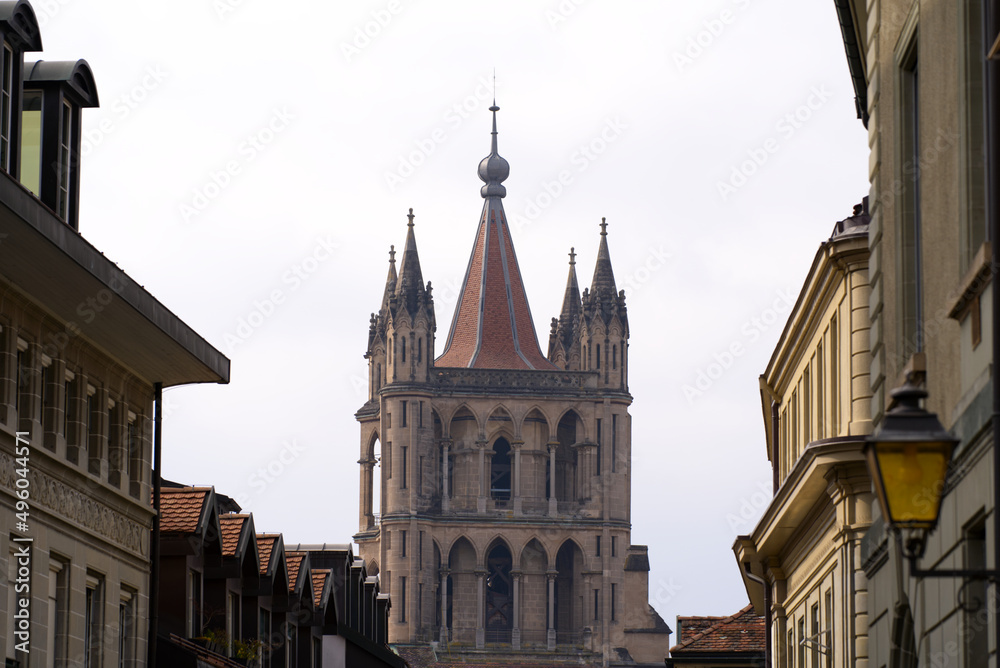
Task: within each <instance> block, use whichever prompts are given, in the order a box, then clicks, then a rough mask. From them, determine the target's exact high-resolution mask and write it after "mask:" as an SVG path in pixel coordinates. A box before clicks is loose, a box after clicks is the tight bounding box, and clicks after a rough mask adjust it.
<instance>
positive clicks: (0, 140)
mask: <svg viewBox="0 0 1000 668" xmlns="http://www.w3.org/2000/svg"><path fill="white" fill-rule="evenodd" d="M0 67H2V68H3V70H2V76H3V81H2V83H0V169H2V170H3V171H5V172H9V171H10V163H11V159H10V158H11V153H12V151H11V146H10V135H11V119H12V116H13V114H12V100H13V91H14V50H13V49H11V47H10V45H9V44H8V43H7V42H4V43H3V64H2V65H0Z"/></svg>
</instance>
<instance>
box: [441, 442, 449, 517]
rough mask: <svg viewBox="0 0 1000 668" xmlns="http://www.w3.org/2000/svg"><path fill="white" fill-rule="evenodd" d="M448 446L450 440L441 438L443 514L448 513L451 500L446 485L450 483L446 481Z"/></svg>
mask: <svg viewBox="0 0 1000 668" xmlns="http://www.w3.org/2000/svg"><path fill="white" fill-rule="evenodd" d="M450 445H451V439H450V438H443V439H441V449H442V453H441V510H442V511H444V512H448V510H449V509H450V506H451V500H450V499H449V492H448V485H449V482H450V481H449V480H448V462H449V459H448V457H449V455H448V448H449V446H450Z"/></svg>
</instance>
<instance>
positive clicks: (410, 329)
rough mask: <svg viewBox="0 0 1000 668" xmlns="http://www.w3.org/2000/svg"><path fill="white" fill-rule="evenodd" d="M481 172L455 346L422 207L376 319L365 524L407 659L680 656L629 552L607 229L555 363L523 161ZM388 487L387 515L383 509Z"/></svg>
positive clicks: (624, 424)
mask: <svg viewBox="0 0 1000 668" xmlns="http://www.w3.org/2000/svg"><path fill="white" fill-rule="evenodd" d="M490 110H491V111H492V112H493V132H492V140H491V150H490V154H489V155H488V156H487V157H486V158H484V159H483V160H482V161H481V162H480V164H479V170H478V171H479V177H480V179H481V180H482V181H483V183H484V185H483V187H482V189H481V195H482V197H483V199H484V203H483V210H482V213H481V214H480V216H479V221H478V225H477V227H476V231H475V238H474V240H473V243H472V253H471V255H470V257H469V261H468V264H467V266H466V271H465V277H464V280H463V284H462V288H461V291H460V292H459V297H458V302H457V304H456V307H455V313H454V317H453V319H452V322H451V324H450V327H449V329H448V334H447V339H446V342H445V344H444V350H443V352H442V353H441V355H440V356H439V357H438V358H437V359H434V358H433V352H434V332H435V318H434V306H433V300H432V298H431V286H430V283H428V284H427V285H426V286H424V284H423V282H422V276H421V272H420V263H419V260H418V258H417V248H416V241H415V238H414V226H413V215H412V210H411V215H410V216H409V224H408V229H407V237H406V245H405V247H404V251H403V257H402V261H401V263H400V268H399V273H398V275H397V273H396V267H395V256H394V253H393V252H392V251H390V263H389V274H388V278H387V280H386V286H385V291H384V295H383V298H382V303H381V305H380V308H379V311H378V313H376V314H373V315H372V319H371V325H370V329H369V337H368V349H367V351H366V354H365V357H366V359H367V360H368V365H369V398H368V401H367V402H366V403H365V405H364V406H362V407H361V409H360V410H358V412H357V414H356V417H357V419H358V421H359V423H360V427H361V443H360V446H361V458H360V460H359V464H360V466H361V484H360V490H361V503H360V518H359V519H360V526H359V532H358V533H357V534H356V535H355V541H356V542H357V543H358V545H359V553H360V555H361V558H363V559H364V560H365V562H366V563H367V564H368V567H369V570H368V572H369V573H373V572H377V573H379V577H380V579H381V583H382V584H381V589H382V591H383V592H389V593H390V595H391V597H392V619H391V622H390V631H389V639H390V642H391V643H393V644H394V645H395V646H396V647H397V649H398V651H400V653H401V654H403V655H404V656H405V655H406V652H419V651H420V648H421V647H427V644H428V643H429V642H430V641H436V642H438V643H441V644H447V646H448V649H449V651H451V652H468V653H470V654H475V655H477V656H480V657H482V656H487V657H504V656H507V657H509V655H510V654H511V653H521V654H524V653H526V652H527V653H532V652H537V653H543V654H545V655H546V656H547V657H549V658H548V659H547V660H549V661H551V665H561V664H560V661H562V660H563V659H566V660H570V659H568V658H567V656H568V655H572V657H573V658H572V661H573V662H575V665H580V662H579V661H580V659H579V657H581V656H583V657H586V660H587V661H588V662H590V664H591V665H608V662H609V661H611V660H612V659H613V658H615V657H621V656H623V654H622V653H623V652H624V655H631V656H632V657H633V658H634V659H635V660H637V661H640V662H641V661H653V662H662V659H663V657H664V656H665V655H666V651H667V645H668V643H669V632H670V631H669V628H667V626H666V625H665V624H664V623H663V620H662V619H660V617H659V615H657V614H656V612H655V611H654V610H653V609H652V607H650V606H649V605H648V603H647V572H648V570H649V565H648V564H649V562H648V558H647V557H646V548H645V547H644V546H633V545H631V542H630V531H631V525H630V519H629V518H630V511H629V503H630V498H629V495H630V489H631V487H630V484H631V483H630V477H631V452H632V442H631V416H630V414H629V412H628V409H629V406H630V405H631V402H632V397H631V396H630V395H629V393H628V352H627V350H628V337H629V330H628V319H627V316H626V309H625V295H624V292H617V291H616V287H615V281H614V273H613V271H612V268H611V258H610V253H609V250H608V242H607V229H606V224H605V223H604V222H603V221H602V223H601V233H600V245H599V248H598V256H597V263H596V266H595V269H594V277H593V281H592V283H591V286H590V288H589V289H587V290H584V292H583V294H582V295H581V294H580V290H579V286H578V284H577V278H576V268H575V254H573V253H572V252H571V254H570V268H569V278H568V280H567V285H566V292H565V296H564V303H563V307H562V311H561V313H560V317H559V318H557V319H553V326H552V332H551V334H550V340H549V355H548V357H546V356H545V355H543V354H542V351H541V349H540V347H539V345H538V337H537V336H536V333H535V328H534V322H533V320H532V317H531V311H530V309H529V307H528V299H527V295H526V292H525V289H524V284H523V281H522V277H521V272H520V269H519V265H518V260H517V256H516V254H515V251H514V242H513V239H512V237H511V232H510V228H509V226H508V224H507V219H506V215H505V214H504V209H503V198H504V196H505V195H506V188H505V187H504V186H503V181H504V180H505V179H506V178H507V176H508V175H509V173H510V166H509V164H508V163H507V161H506V160H505V159H504V158H502V157H501V156H500V154H499V152H498V150H497V129H496V127H497V126H496V112H497V111H498V108H497V107H496V106H495V105H494V106H493V107H491V108H490ZM376 488H377V490H378V499H379V502H378V505H379V506H380V507H379V508H376V507H375V506H376V501H375V497H376Z"/></svg>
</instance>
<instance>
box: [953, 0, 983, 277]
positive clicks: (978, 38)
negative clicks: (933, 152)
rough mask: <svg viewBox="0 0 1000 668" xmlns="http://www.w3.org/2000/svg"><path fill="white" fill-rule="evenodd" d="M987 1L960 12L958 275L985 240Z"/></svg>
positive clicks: (965, 5) (967, 2)
mask: <svg viewBox="0 0 1000 668" xmlns="http://www.w3.org/2000/svg"><path fill="white" fill-rule="evenodd" d="M984 5H985V3H984V2H983V1H982V0H963V2H961V3H960V6H961V10H960V12H961V13H962V14H963V15H964V16H963V19H960V20H962V22H963V23H964V26H963V27H964V30H962V31H961V34H962V37H963V39H964V42H965V44H964V46H965V48H964V50H963V51H964V53H963V54H962V56H963V57H962V61H961V65H960V73H961V76H962V81H961V82H960V88H961V89H963V90H964V95H963V96H962V97H960V99H959V104H960V106H961V109H962V113H960V117H959V123H960V125H959V135H960V136H961V137H962V141H963V143H964V146H963V147H962V148H963V149H964V151H963V153H964V156H965V164H964V165H963V167H964V169H963V170H962V171H961V172H960V176H959V179H960V182H961V184H962V185H963V186H964V188H963V190H964V193H963V194H964V197H960V198H959V199H960V200H961V201H962V209H961V210H960V215H961V217H962V225H961V226H960V235H961V252H960V255H959V272H958V273H959V275H964V274H965V273H966V272H967V271H968V270H969V268H970V267H971V266H972V259H973V258H974V257H975V255H976V252H977V251H978V250H979V247H980V246H982V245H983V242H985V241H986V238H987V235H988V231H987V229H986V150H985V149H986V136H985V127H986V117H985V112H986V102H985V97H984V95H983V91H984V83H985V77H986V71H985V68H984V59H983V54H984V53H986V50H987V49H988V48H989V47H990V44H989V42H987V41H986V39H984V33H985V32H986V28H985V22H984V17H983V8H984Z"/></svg>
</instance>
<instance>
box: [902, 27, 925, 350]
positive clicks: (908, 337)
mask: <svg viewBox="0 0 1000 668" xmlns="http://www.w3.org/2000/svg"><path fill="white" fill-rule="evenodd" d="M919 80H920V77H919V69H918V67H917V46H916V39H914V40H913V44H912V46H911V47H910V49H909V51H908V52H907V54H906V55H905V57H904V60H903V61H902V67H901V69H900V72H899V92H900V105H899V109H900V114H901V118H900V129H901V133H902V135H901V140H902V141H901V143H900V148H901V155H900V158H901V159H900V164H901V165H902V174H901V183H902V190H901V193H900V197H899V201H898V205H899V206H898V208H899V216H900V224H899V276H900V284H899V292H900V298H901V300H902V303H901V304H900V315H901V317H900V324H901V327H902V331H901V332H900V334H901V338H902V341H901V345H900V366H902V364H904V363H905V361H906V360H907V359H909V357H910V356H911V355H913V353H916V352H920V351H921V350H923V349H924V342H923V290H922V278H921V247H920V246H921V240H920V236H921V230H920V227H921V225H920V177H921V175H920V148H921V147H920V104H919V102H920V92H919V87H918V86H919Z"/></svg>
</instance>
